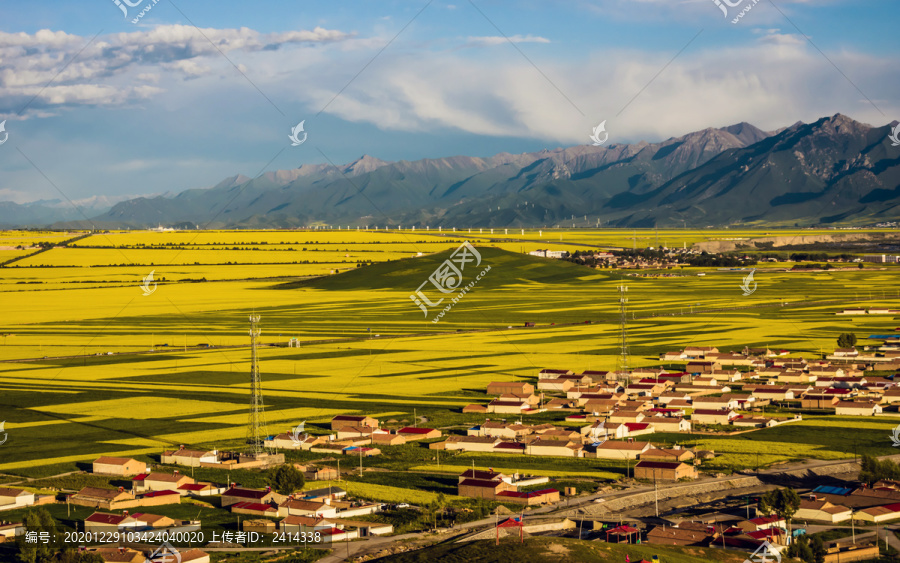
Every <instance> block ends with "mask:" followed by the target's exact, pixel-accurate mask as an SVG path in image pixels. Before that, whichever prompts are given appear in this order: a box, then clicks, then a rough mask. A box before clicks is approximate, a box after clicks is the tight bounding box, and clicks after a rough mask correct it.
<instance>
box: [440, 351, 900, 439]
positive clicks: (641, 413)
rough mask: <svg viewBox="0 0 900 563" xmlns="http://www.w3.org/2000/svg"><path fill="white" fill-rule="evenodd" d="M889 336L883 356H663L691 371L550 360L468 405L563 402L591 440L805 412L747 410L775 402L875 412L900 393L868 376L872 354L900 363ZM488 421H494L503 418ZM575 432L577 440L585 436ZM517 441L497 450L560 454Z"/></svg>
mask: <svg viewBox="0 0 900 563" xmlns="http://www.w3.org/2000/svg"><path fill="white" fill-rule="evenodd" d="M884 339H885V345H884V346H881V347H879V348H878V352H877V354H878V355H877V356H876V355H875V352H871V353H869V354H867V355H865V356H864V355H860V353H859V352H858V351H857V350H856V349H855V348H850V349H842V348H839V349H837V350H835V351H834V353H833V354H831V355H829V356H828V358H827V359H821V360H807V359H804V358H788V357H787V355H788V353H789V352H788V351H786V350H771V349H748V348H745V349H744V350H743V351H742V352H740V353H736V352H719V350H718V348H715V347H699V346H697V347H688V348H685V349H684V350H679V351H674V352H665V353H663V354H661V355H660V361H663V362H677V363H684V364H685V367H684V369H683V371H675V372H670V371H668V370H666V369H664V368H661V367H657V368H654V367H646V368H640V369H636V370H633V371H631V372H629V373H627V374H620V373H614V372H607V371H590V370H589V371H584V372H582V373H574V372H572V371H571V370H563V369H543V370H541V372H540V373H539V374H538V379H537V382H536V385H535V384H532V383H529V382H525V381H505V382H492V383H491V384H489V385H488V387H487V394H488V395H490V396H493V397H494V398H493V399H492V400H491V401H490V402H489V403H487V404H470V405H467V406H466V407H464V408H463V412H464V413H485V414H508V415H513V416H514V417H516V418H522V417H524V416H527V415H529V414H535V413H541V412H548V411H551V412H552V411H560V412H563V413H566V421H568V422H584V423H585V426H584V427H582V429H581V434H582V435H583V436H584V437H585V440H584V442H585V443H586V442H588V441H589V439H597V438H608V439H613V438H619V439H622V438H628V437H636V436H640V435H642V434H650V433H653V432H691V431H694V430H696V429H697V428H696V427H697V426H698V425H721V426H733V427H745V428H762V427H769V426H774V425H777V424H781V423H784V422H790V421H793V420H798V419H799V417H794V418H783V417H781V418H775V417H766V416H760V415H756V414H753V415H752V416H751V415H749V414H741V412H743V413H756V412H758V411H760V410H764V409H765V407H766V406H768V405H769V404H771V403H773V402H777V403H779V405H781V406H787V407H797V408H800V409H828V410H832V411H833V412H834V413H835V414H838V415H857V416H866V415H868V416H871V415H873V414H879V413H880V412H881V411H882V409H883V408H884V407H885V406H887V405H890V404H892V403H895V402H900V387H897V386H896V385H895V383H894V381H893V379H891V378H887V377H878V376H872V375H866V373H867V371H869V370H868V369H867V367H868V366H867V364H866V363H865V362H868V361H873V362H874V361H877V363H876V364H875V367H876V369H878V370H886V371H895V370H900V338H898V337H893V336H891V337H884ZM873 358H875V360H873ZM488 422H490V421H488ZM488 422H486V423H485V424H487V425H488V426H487V427H488V428H490V427H492V426H493V425H496V423H495V422H494V423H491V424H488ZM519 426H521V425H519ZM557 431H561V430H559V429H546V430H545V429H541V428H533V429H530V430H526V429H518V430H515V429H513V430H508V431H507V433H509V432H514V433H516V434H517V436H515V437H519V438H521V437H523V436H525V435H540V434H544V433H546V432H551V434H549V435H553V434H552V433H553V432H557ZM470 434H472V432H470ZM573 438H575V440H574V441H575V442H576V444H577V442H578V440H577V436H573ZM454 441H456V442H459V438H456V437H451V438H450V439H448V441H447V442H446V443H447V448H448V449H450V448H453V449H478V448H481V449H482V450H483V449H484V448H487V447H488V446H487V445H481V446H472V447H470V446H468V445H462V446H459V445H454ZM462 441H463V442H466V440H462ZM516 441H517V442H523V445H522V446H520V447H518V448H513V447H511V446H503V447H501V448H500V449H499V450H492V451H503V452H507V453H534V455H558V454H542V453H541V452H543V451H544V450H543V449H542V448H541V447H540V446H541V445H542V444H540V443H539V444H538V447H537V448H535V449H534V451H533V452H532V451H531V448H526V447H524V442H528V441H529V440H516ZM468 442H470V443H472V444H475V443H477V442H478V441H477V440H469V441H468ZM487 443H488V442H487V440H484V444H487ZM493 446H494V445H491V446H490V447H493ZM576 449H577V448H576ZM563 455H572V454H571V453H570V454H563Z"/></svg>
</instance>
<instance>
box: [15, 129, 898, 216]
mask: <svg viewBox="0 0 900 563" xmlns="http://www.w3.org/2000/svg"><path fill="white" fill-rule="evenodd" d="M889 131H890V125H886V126H882V127H871V126H869V125H865V124H862V123H859V122H857V121H854V120H853V119H851V118H849V117H846V116H844V115H841V114H837V115H834V116H832V117H827V118H822V119H819V120H817V121H816V122H814V123H810V124H805V123H802V122H798V123H795V124H793V125H791V126H789V127H785V128H782V129H778V130H776V131H773V132H765V131H762V130H760V129H758V128H757V127H754V126H753V125H751V124H749V123H739V124H736V125H731V126H729V127H724V128H720V129H713V128H708V129H703V130H701V131H696V132H693V133H689V134H687V135H684V136H682V137H673V138H670V139H667V140H665V141H662V142H659V143H647V142H640V143H635V144H609V145H603V146H599V147H595V146H590V145H582V146H575V147H567V148H558V149H553V150H542V151H538V152H534V153H525V154H509V153H500V154H497V155H494V156H491V157H486V158H481V157H468V156H454V157H447V158H438V159H423V160H417V161H398V162H387V161H383V160H380V159H377V158H374V157H371V156H363V157H362V158H360V159H358V160H356V161H354V162H351V163H349V164H345V165H340V166H332V165H329V164H315V165H303V166H300V167H299V168H296V169H293V170H279V171H273V172H267V173H265V174H263V175H261V176H260V177H258V178H255V179H251V178H247V177H246V176H242V175H237V176H232V177H230V178H226V179H225V180H223V181H221V182H220V183H219V184H217V185H215V186H213V187H212V188H208V189H190V190H186V191H183V192H181V193H179V194H177V195H175V196H173V197H166V196H158V197H150V198H145V197H139V198H134V199H130V200H127V201H122V202H120V203H117V204H116V205H114V206H112V207H111V208H110V209H109V210H108V211H106V212H104V213H100V214H98V215H97V216H94V217H92V221H93V222H95V223H96V225H97V226H101V225H102V226H105V227H124V226H128V227H135V228H140V227H149V226H156V225H157V224H159V223H162V224H163V225H180V224H196V225H201V226H210V227H217V228H218V227H250V228H253V227H280V228H290V227H305V226H313V225H323V224H324V225H344V226H348V225H349V226H357V225H360V226H365V225H370V226H374V225H379V226H385V225H393V226H397V225H402V226H407V227H409V226H413V225H415V226H426V225H428V226H439V225H444V226H448V227H450V226H459V227H467V226H483V227H541V226H546V227H549V226H555V225H566V226H571V225H572V224H573V223H574V224H575V225H577V226H588V225H596V224H600V225H607V224H608V225H609V226H618V227H653V226H657V227H675V226H678V227H680V226H683V225H688V224H689V225H691V226H707V225H714V226H725V225H730V224H748V225H779V224H783V225H791V226H793V225H794V224H798V225H803V226H806V225H827V224H844V223H851V224H852V223H865V222H876V221H880V220H885V219H894V220H895V219H896V217H897V216H898V215H900V213H898V212H900V208H898V204H900V148H898V147H891V146H890V145H891V144H890V142H889V141H888V140H887V135H888V133H889ZM12 205H15V204H12ZM6 213H8V212H4V211H3V207H2V205H0V223H4V219H6V218H7V216H6ZM57 220H60V219H57ZM61 220H62V221H66V220H68V221H71V220H72V219H71V218H70V219H61ZM81 224H82V225H83V222H82V223H81Z"/></svg>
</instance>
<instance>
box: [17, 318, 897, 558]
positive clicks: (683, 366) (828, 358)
mask: <svg viewBox="0 0 900 563" xmlns="http://www.w3.org/2000/svg"><path fill="white" fill-rule="evenodd" d="M884 311H885V312H888V311H892V310H891V309H884ZM881 312H882V310H881V309H878V308H873V309H870V310H842V311H838V312H837V314H845V315H846V314H879V313H881ZM890 314H893V313H890ZM851 336H852V335H842V339H844V340H843V342H844V343H848V342H852V343H853V344H855V336H853V337H852V338H851ZM869 339H870V340H872V341H873V344H872V345H870V346H862V347H856V346H855V345H854V346H850V347H846V348H837V349H834V350H833V351H832V352H831V353H828V354H823V356H824V357H820V358H802V357H797V356H796V355H795V354H791V353H790V351H788V350H782V349H778V348H777V347H776V348H772V347H769V348H759V349H756V348H747V347H744V348H743V349H741V350H739V351H721V350H720V349H719V348H716V347H712V346H693V347H691V346H689V347H686V348H684V349H683V350H677V351H667V352H662V353H660V354H659V358H658V360H659V363H660V366H659V367H644V368H638V369H633V370H628V371H626V372H609V371H590V370H588V371H582V372H581V373H573V371H572V370H567V369H560V368H544V369H542V370H540V371H539V372H538V373H537V374H536V377H535V378H534V379H532V380H531V381H523V380H518V381H494V382H492V383H490V384H489V385H488V386H487V388H486V389H485V399H484V401H483V402H480V403H473V404H469V405H467V406H465V407H463V408H462V409H461V412H462V413H464V414H467V415H473V414H475V415H478V414H484V415H488V416H485V417H484V420H483V422H481V423H478V424H475V425H472V426H469V427H468V428H467V429H466V430H464V431H462V432H460V431H458V430H455V429H447V428H429V427H423V426H419V425H418V424H413V425H412V426H402V425H400V427H399V428H394V429H389V428H388V427H383V426H382V424H381V421H379V419H378V418H376V417H374V416H369V415H366V414H339V415H335V416H333V417H332V418H331V420H330V423H329V430H330V432H328V433H326V434H319V435H313V434H310V433H308V432H303V431H302V429H301V428H299V427H298V428H294V429H292V430H291V431H289V432H285V433H281V434H277V435H273V436H268V437H267V438H266V440H265V444H264V445H265V448H266V451H265V452H263V453H261V454H257V455H244V454H240V453H235V452H223V451H218V450H203V449H191V448H187V447H185V446H180V447H179V448H176V449H171V450H166V451H164V452H162V454H161V455H160V457H159V461H160V465H161V466H165V467H168V468H169V469H163V468H158V467H154V466H152V465H150V464H148V463H146V462H142V461H138V460H136V459H133V458H122V457H112V456H103V457H100V458H97V459H95V460H94V461H93V463H92V473H93V474H96V475H102V476H111V477H116V478H124V479H128V480H129V481H130V487H124V486H120V487H118V488H104V487H92V486H90V487H84V488H82V489H81V490H78V491H77V492H73V493H62V494H60V495H36V494H34V493H31V492H28V491H27V490H25V489H18V488H15V487H3V488H0V511H5V510H15V509H19V508H23V507H28V506H42V505H49V504H60V503H64V504H66V505H67V506H81V507H89V508H91V509H94V512H93V513H92V514H90V515H89V516H88V517H86V518H84V519H83V520H82V521H81V522H80V523H79V524H78V526H77V530H78V531H79V532H81V533H82V534H86V535H85V536H83V538H82V539H83V540H86V541H87V542H88V543H90V542H91V541H92V540H93V541H97V540H100V539H101V538H107V539H108V540H112V539H122V540H126V539H128V538H129V536H128V534H137V535H135V536H134V537H135V538H140V539H141V540H142V541H149V542H151V543H153V542H156V543H158V542H160V541H168V540H169V539H172V538H176V539H177V538H183V537H190V535H191V534H198V533H202V532H203V530H204V525H203V522H202V521H201V520H199V519H188V520H180V519H177V518H172V517H169V516H165V515H162V514H154V507H160V508H159V509H157V510H161V511H164V510H162V507H166V506H171V505H176V504H179V503H181V502H182V499H199V500H201V501H206V502H212V503H213V505H214V506H216V507H218V508H219V509H220V510H222V511H227V512H229V513H231V514H232V515H233V516H234V518H235V522H236V525H235V527H234V529H233V530H232V529H229V530H225V531H222V532H221V533H220V535H219V536H216V535H215V534H213V535H206V536H205V537H204V536H201V537H204V539H205V540H206V541H207V542H209V541H210V540H212V543H208V545H219V544H220V543H221V545H232V544H243V543H245V542H251V541H252V539H251V538H254V539H255V538H259V537H268V538H277V537H278V536H277V535H278V534H281V535H282V537H285V538H294V539H296V538H297V537H298V534H299V535H301V536H300V537H304V536H303V535H305V534H309V536H308V537H309V538H310V541H312V539H313V538H314V540H315V543H316V544H318V545H333V544H334V543H335V542H349V541H355V540H364V539H366V538H373V537H389V536H390V535H391V534H393V533H395V530H394V526H393V525H391V524H390V523H387V522H386V521H378V520H373V519H371V518H366V517H368V516H371V515H378V514H383V513H384V512H385V510H387V509H396V506H391V507H389V506H388V505H387V504H386V503H384V502H378V501H374V500H368V499H365V498H360V497H358V496H353V495H349V494H348V493H347V491H346V490H345V489H343V488H341V487H338V486H334V485H331V484H329V486H327V487H323V488H312V489H309V488H305V489H302V490H301V489H299V488H298V489H297V490H288V491H280V492H279V491H276V490H274V489H273V488H272V487H265V488H258V487H255V488H254V487H244V486H240V485H239V484H237V483H232V482H231V481H230V477H229V478H227V479H224V481H225V482H224V483H223V482H218V483H214V482H208V481H201V480H195V479H194V478H193V477H191V476H190V475H189V472H193V470H194V469H195V468H198V469H199V468H203V469H219V470H226V471H222V472H221V473H222V474H223V475H225V476H226V477H228V476H229V475H230V472H229V471H227V470H235V469H238V468H243V469H249V470H265V469H271V468H277V467H281V466H290V467H291V468H292V469H293V470H295V471H297V472H300V473H302V474H303V477H304V479H305V481H307V482H311V483H314V482H315V481H328V482H329V483H333V482H334V480H340V479H341V477H342V472H341V471H340V464H339V463H338V465H337V467H334V465H333V464H331V463H317V462H308V463H292V462H286V461H285V453H286V452H288V451H302V452H307V453H309V454H322V455H324V456H328V457H327V458H323V459H331V460H334V459H340V458H341V457H343V456H348V457H349V460H348V463H347V464H346V465H345V471H346V472H349V471H352V465H353V463H354V461H353V460H354V459H357V458H358V459H359V462H360V464H361V463H362V460H363V459H364V458H370V457H375V456H379V455H382V451H383V450H384V449H386V448H391V449H392V448H409V447H413V448H427V449H428V450H430V451H433V452H434V453H435V455H436V456H438V460H439V459H440V458H439V456H440V454H441V452H442V451H443V452H446V453H447V455H454V454H459V453H462V452H472V453H474V454H479V453H489V454H504V456H536V457H550V458H596V459H603V460H607V461H609V462H613V463H622V462H624V464H625V478H626V479H627V480H629V481H630V482H632V483H634V484H635V486H637V487H639V488H640V487H641V486H643V487H647V486H651V487H652V490H655V491H656V490H658V488H659V487H660V486H662V487H677V486H679V485H678V484H687V483H690V482H693V481H697V482H698V483H699V482H706V481H713V482H715V481H717V480H721V479H723V478H724V476H723V475H722V474H721V473H720V470H719V469H715V470H711V471H709V470H705V465H704V464H705V463H708V462H709V461H710V460H715V459H716V456H717V454H716V452H715V451H712V450H708V449H707V450H703V449H697V448H691V447H686V446H683V445H680V444H678V443H674V444H670V443H668V442H664V443H660V442H659V441H654V434H660V433H665V434H666V435H669V436H671V435H672V434H676V435H683V436H684V437H685V439H684V442H689V441H690V438H691V437H693V436H697V435H702V434H716V433H731V432H748V431H749V432H753V431H759V430H761V429H766V428H771V427H773V426H778V425H782V424H791V423H796V422H798V421H801V420H803V418H802V416H803V414H804V413H809V412H814V413H818V414H823V413H831V414H833V415H836V416H855V417H877V416H885V415H890V413H891V412H893V413H897V411H898V406H900V387H898V386H897V385H896V384H895V382H894V375H895V374H896V373H897V372H900V337H897V336H893V335H872V336H870V337H869ZM876 372H877V373H878V374H879V375H874V374H875V373H876ZM898 414H900V413H898ZM536 415H542V416H544V417H546V416H547V415H553V416H554V418H555V419H556V422H554V423H548V422H546V421H541V422H537V423H529V422H527V421H528V419H529V417H533V416H536ZM895 416H896V415H895ZM390 422H391V423H392V424H391V425H389V426H396V424H395V423H396V422H397V421H395V420H391V421H390ZM335 456H336V457H335ZM438 463H440V462H439V461H438ZM173 466H174V467H181V468H182V469H171V467H173ZM360 467H361V466H360ZM560 467H562V466H560ZM758 472H759V469H758V468H757V473H758ZM539 473H540V471H531V472H530V474H527V475H526V474H520V473H512V474H509V473H504V472H502V471H495V470H493V468H477V467H476V466H475V458H473V462H472V468H471V469H468V470H466V471H464V472H462V473H461V474H459V475H458V479H457V484H456V488H457V490H456V493H457V495H458V496H459V497H463V498H468V499H474V500H477V501H479V502H482V501H483V502H489V503H493V504H492V506H506V507H509V508H510V509H512V511H513V512H512V513H510V510H509V509H507V510H506V513H507V514H511V516H510V517H509V518H507V519H506V520H504V523H503V524H502V525H501V524H500V521H499V520H497V521H496V522H495V523H494V525H493V526H487V527H488V529H491V530H493V529H494V527H496V528H497V535H498V538H499V537H500V530H504V533H507V534H510V533H521V534H524V533H525V531H527V529H528V526H526V524H525V523H523V518H526V516H525V513H526V511H528V512H533V511H534V510H535V509H541V510H543V511H546V510H551V511H558V510H562V507H563V506H565V507H569V506H570V504H571V503H572V502H573V501H574V502H575V503H576V504H577V503H582V504H583V503H585V502H588V503H589V506H590V507H591V508H595V507H603V506H604V505H603V504H600V505H592V504H590V503H591V502H598V501H602V500H605V497H604V496H603V494H602V493H598V492H594V493H591V494H588V495H587V496H586V495H585V494H579V491H577V490H576V489H575V488H574V487H569V486H565V487H561V488H562V489H563V490H558V489H557V488H554V487H553V486H552V485H553V481H555V480H558V478H557V477H551V476H542V475H540V474H539ZM361 475H362V473H361ZM599 490H603V491H606V492H609V491H610V490H611V489H609V487H605V488H602V489H598V491H599ZM673 490H674V489H673ZM778 490H780V489H778ZM788 490H790V491H792V492H794V493H799V494H800V495H802V497H798V498H799V500H798V502H799V504H798V505H797V506H796V510H795V512H792V513H791V514H790V516H791V517H792V518H793V520H794V521H795V522H796V521H799V520H803V521H805V522H806V521H813V522H815V523H817V524H819V525H829V524H839V523H842V522H846V521H851V522H859V523H860V524H861V525H863V526H864V525H866V524H867V523H868V524H873V525H878V524H882V523H888V522H891V521H895V520H900V482H898V481H895V480H891V479H884V478H881V479H877V480H876V481H875V482H873V483H866V482H858V483H857V484H856V485H855V486H849V487H836V486H832V485H824V484H823V485H819V486H815V487H801V488H790V489H788ZM657 494H658V493H657ZM750 504H751V503H749V502H748V503H747V505H746V514H745V515H743V517H740V516H737V515H735V514H730V515H728V514H725V515H722V514H718V513H717V514H716V515H715V516H714V517H709V516H708V515H698V517H696V518H681V519H677V518H676V519H674V520H669V521H665V522H663V523H661V524H660V523H659V520H658V519H657V520H656V522H657V523H656V524H655V525H653V524H650V525H648V524H646V523H643V524H642V523H639V522H636V521H635V522H631V523H624V522H621V521H620V522H619V523H616V522H615V521H614V520H613V521H611V520H610V519H609V518H608V516H610V515H606V516H607V518H603V517H602V515H601V517H598V516H596V515H595V516H593V517H592V519H591V521H590V522H589V525H590V526H591V528H590V530H589V531H587V532H586V530H585V529H584V526H585V524H584V522H583V519H584V516H582V522H581V524H579V525H578V526H576V525H575V524H574V520H572V519H571V518H569V517H567V516H564V515H563V516H562V517H561V518H556V519H555V520H554V522H553V523H551V524H548V523H547V522H543V523H541V524H540V526H538V528H540V529H541V530H544V531H548V530H550V531H554V533H561V534H564V533H567V531H568V532H572V530H573V529H575V528H577V533H578V536H579V537H581V536H583V535H585V536H586V537H587V538H589V539H594V540H602V541H616V542H620V541H622V542H632V541H638V540H640V541H643V542H644V543H649V544H655V543H656V544H661V545H691V546H713V547H727V548H737V549H745V550H750V551H753V550H755V549H758V548H759V547H760V546H762V545H764V543H765V545H767V546H771V547H772V549H775V550H776V551H777V550H784V549H788V547H789V545H790V544H791V543H792V540H793V539H796V536H797V534H798V531H799V530H798V529H797V528H796V527H795V529H793V530H791V529H790V526H789V525H788V523H787V522H785V518H783V517H780V516H778V515H777V514H775V513H773V512H772V510H771V509H769V508H767V507H765V506H761V505H760V503H759V500H758V498H757V502H756V503H755V506H754V507H753V513H752V514H751V510H750V509H751V506H750ZM611 505H612V504H611V503H610V504H609V505H608V506H611ZM401 506H404V507H407V506H408V508H409V509H410V510H415V509H416V507H414V506H409V503H404V504H402V505H401ZM515 507H518V508H515ZM657 511H658V508H657ZM516 512H520V513H521V515H520V516H514V514H515V513H516ZM585 512H590V511H587V510H585V511H582V513H583V514H584V513H585ZM613 516H614V515H613ZM658 517H659V514H657V518H658ZM529 520H530V517H528V518H527V519H526V520H525V521H529ZM620 520H621V518H620ZM529 525H530V526H532V528H533V527H534V526H536V525H537V524H529ZM801 529H802V528H801ZM572 533H574V532H572ZM23 534H26V530H25V526H24V524H23V523H22V522H4V523H3V524H2V525H0V539H7V538H8V539H10V540H12V539H15V537H17V536H22V535H23ZM269 541H271V539H270V540H269ZM275 541H277V540H275ZM886 541H887V540H886ZM871 543H872V542H868V543H866V544H865V545H861V544H858V543H857V542H856V541H853V542H851V543H850V544H847V543H846V542H844V543H841V542H837V544H836V545H832V546H831V547H830V548H828V549H830V550H831V551H830V552H829V553H830V554H831V555H834V558H832V559H829V558H828V557H826V559H825V560H826V561H829V562H830V561H832V560H833V561H837V560H838V558H840V560H841V561H852V560H861V558H862V557H863V555H864V554H867V555H866V556H870V555H871V550H872V549H873V547H872V545H871ZM201 547H202V546H201ZM85 549H89V550H92V551H95V552H96V553H97V554H99V555H100V556H101V557H102V558H103V560H104V561H109V562H113V561H115V562H119V561H135V562H138V561H143V557H145V556H147V553H145V551H146V550H144V551H141V549H139V548H138V547H137V544H134V543H131V542H128V541H122V542H121V543H120V544H119V545H109V544H108V543H107V545H98V546H91V547H87V548H85ZM874 549H875V550H876V552H877V546H876V547H874ZM851 552H852V553H851ZM180 555H181V561H182V562H196V563H204V562H206V561H209V560H210V559H209V554H208V553H206V552H204V551H202V549H201V548H200V547H195V548H191V549H190V550H182V551H180ZM851 556H852V557H855V559H854V558H850V557H851ZM829 557H830V556H829Z"/></svg>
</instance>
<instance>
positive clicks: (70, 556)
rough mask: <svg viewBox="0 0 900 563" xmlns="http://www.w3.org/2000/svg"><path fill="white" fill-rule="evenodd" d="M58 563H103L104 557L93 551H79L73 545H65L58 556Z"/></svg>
mask: <svg viewBox="0 0 900 563" xmlns="http://www.w3.org/2000/svg"><path fill="white" fill-rule="evenodd" d="M56 561H57V562H58V563H103V557H101V556H100V554H99V553H96V552H93V551H78V550H77V549H75V548H74V547H72V546H71V545H65V546H63V549H62V551H61V552H60V553H59V555H57V556H56Z"/></svg>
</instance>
